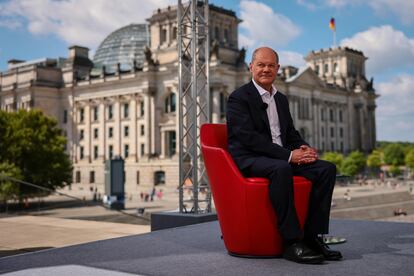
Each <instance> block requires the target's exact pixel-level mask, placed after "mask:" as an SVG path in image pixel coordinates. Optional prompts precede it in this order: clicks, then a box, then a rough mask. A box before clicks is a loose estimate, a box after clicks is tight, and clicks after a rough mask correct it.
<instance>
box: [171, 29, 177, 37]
mask: <svg viewBox="0 0 414 276" xmlns="http://www.w3.org/2000/svg"><path fill="white" fill-rule="evenodd" d="M172 39H173V40H175V39H177V27H173V29H172Z"/></svg>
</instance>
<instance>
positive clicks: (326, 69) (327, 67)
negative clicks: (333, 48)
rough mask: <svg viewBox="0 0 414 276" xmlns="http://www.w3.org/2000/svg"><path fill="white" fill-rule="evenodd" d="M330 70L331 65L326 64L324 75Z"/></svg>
mask: <svg viewBox="0 0 414 276" xmlns="http://www.w3.org/2000/svg"><path fill="white" fill-rule="evenodd" d="M328 69H329V65H328V64H327V63H326V64H325V65H324V73H325V74H328Z"/></svg>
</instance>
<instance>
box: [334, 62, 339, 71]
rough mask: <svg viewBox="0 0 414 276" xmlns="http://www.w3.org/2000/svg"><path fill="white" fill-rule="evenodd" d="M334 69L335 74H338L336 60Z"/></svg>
mask: <svg viewBox="0 0 414 276" xmlns="http://www.w3.org/2000/svg"><path fill="white" fill-rule="evenodd" d="M333 71H334V73H335V74H338V73H339V67H338V63H336V62H335V63H334V65H333Z"/></svg>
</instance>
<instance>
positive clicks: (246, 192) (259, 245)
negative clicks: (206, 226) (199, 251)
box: [201, 124, 312, 257]
mask: <svg viewBox="0 0 414 276" xmlns="http://www.w3.org/2000/svg"><path fill="white" fill-rule="evenodd" d="M201 149H202V152H203V157H204V164H205V168H206V171H207V175H208V178H209V181H210V186H211V192H212V195H213V199H214V204H215V207H216V211H217V216H218V219H219V223H220V228H221V232H222V234H223V240H224V243H225V246H226V248H227V250H228V251H229V252H230V253H233V254H237V255H246V256H263V257H265V256H275V255H280V254H281V253H282V241H281V237H280V235H279V232H278V230H277V225H276V217H275V213H274V211H273V208H272V206H271V203H270V199H269V195H268V185H269V181H268V180H267V179H266V178H244V177H243V175H242V174H241V173H240V171H239V170H238V168H237V166H236V164H235V163H234V161H233V159H232V158H231V156H230V154H229V153H228V152H227V127H226V125H225V124H204V125H202V127H201ZM311 185H312V184H311V182H310V181H308V180H306V179H305V178H303V177H296V176H295V177H294V197H295V207H296V211H297V213H298V217H299V221H300V223H301V226H302V227H303V225H304V222H305V219H306V215H307V208H308V207H307V206H308V201H309V193H310V190H311Z"/></svg>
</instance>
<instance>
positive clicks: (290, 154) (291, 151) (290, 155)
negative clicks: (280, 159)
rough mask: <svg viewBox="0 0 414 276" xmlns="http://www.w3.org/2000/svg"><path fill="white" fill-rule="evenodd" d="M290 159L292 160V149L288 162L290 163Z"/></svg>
mask: <svg viewBox="0 0 414 276" xmlns="http://www.w3.org/2000/svg"><path fill="white" fill-rule="evenodd" d="M290 160H292V151H291V152H290V155H289V159H288V163H290Z"/></svg>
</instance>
